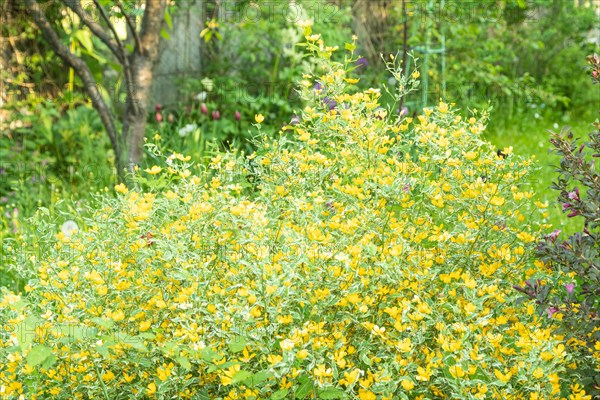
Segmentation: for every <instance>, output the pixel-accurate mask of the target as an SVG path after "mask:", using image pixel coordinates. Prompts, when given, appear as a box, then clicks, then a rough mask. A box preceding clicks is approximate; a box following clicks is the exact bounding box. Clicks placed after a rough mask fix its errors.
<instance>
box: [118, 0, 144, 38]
mask: <svg viewBox="0 0 600 400" xmlns="http://www.w3.org/2000/svg"><path fill="white" fill-rule="evenodd" d="M115 3H116V4H117V7H119V9H120V10H121V13H122V14H123V16H124V17H125V21H127V25H129V29H130V30H131V34H132V35H133V38H134V40H135V45H136V46H137V47H138V48H141V47H142V41H141V40H140V36H139V35H138V33H137V30H136V29H135V24H134V23H133V21H132V20H131V18H130V17H129V15H127V13H126V12H125V7H123V3H121V0H115Z"/></svg>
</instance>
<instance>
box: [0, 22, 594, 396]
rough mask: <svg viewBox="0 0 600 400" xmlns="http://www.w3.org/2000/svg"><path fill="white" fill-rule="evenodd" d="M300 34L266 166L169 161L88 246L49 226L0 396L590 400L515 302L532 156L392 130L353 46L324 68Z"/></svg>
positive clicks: (42, 224) (447, 134) (116, 206)
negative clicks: (301, 56)
mask: <svg viewBox="0 0 600 400" xmlns="http://www.w3.org/2000/svg"><path fill="white" fill-rule="evenodd" d="M304 33H305V35H307V43H306V47H307V50H308V51H309V53H310V54H313V55H318V56H319V57H320V58H321V59H322V65H321V66H319V68H317V69H316V70H315V71H314V72H313V73H311V74H310V75H307V76H305V77H304V80H303V82H302V85H303V88H304V89H303V97H304V98H305V99H306V100H307V101H308V104H309V105H308V106H307V107H306V108H305V109H304V111H303V113H302V118H301V121H300V122H299V123H298V124H297V125H295V126H288V127H286V128H285V129H283V130H282V131H281V132H280V134H279V135H276V137H275V139H272V138H270V137H269V135H267V134H266V133H264V132H263V131H262V129H261V125H260V123H261V122H263V117H262V115H257V116H256V118H255V119H256V122H257V125H256V127H257V129H258V132H259V135H258V138H257V140H258V142H257V143H256V146H257V148H258V150H257V151H256V152H255V153H252V154H250V155H246V154H244V153H241V152H235V151H233V152H227V153H218V154H215V155H214V157H213V158H212V160H211V163H210V166H209V167H208V168H207V169H206V171H205V172H204V173H202V174H199V175H197V176H196V175H192V174H191V172H190V169H189V168H190V166H189V163H188V160H189V159H188V158H186V157H184V156H183V155H181V154H171V155H170V156H168V157H167V160H166V165H167V167H165V168H161V167H158V166H155V167H152V168H147V169H145V170H144V171H140V177H139V178H138V182H139V183H138V185H139V184H143V185H144V186H145V187H147V189H146V190H144V191H142V190H141V189H140V187H139V186H132V187H130V188H127V187H125V185H119V186H117V187H116V190H117V191H118V192H119V193H120V195H119V196H118V197H117V198H112V197H107V196H103V197H99V198H98V204H97V209H96V211H95V213H94V215H93V216H92V217H90V218H80V220H78V225H79V227H80V229H79V230H76V229H74V228H75V226H74V225H73V224H72V223H70V224H67V225H63V227H62V228H61V230H60V231H59V228H58V225H57V223H60V222H62V221H59V220H57V219H56V218H55V219H52V218H48V217H44V216H43V210H42V211H40V214H39V215H38V218H37V219H36V221H32V222H36V223H37V224H36V226H37V232H38V238H39V239H38V240H39V241H40V250H39V252H38V254H36V256H35V257H23V258H22V259H23V260H25V261H26V262H25V263H24V264H25V265H24V266H23V268H24V269H25V270H26V271H30V272H31V273H32V276H31V279H30V280H29V283H28V286H27V287H26V293H25V294H23V295H22V296H18V295H15V294H11V293H5V294H4V298H3V300H2V302H0V312H1V315H2V318H3V321H5V323H4V328H5V329H4V331H3V333H2V336H1V337H0V356H1V357H0V360H2V361H0V390H2V393H3V394H5V395H6V396H8V397H9V398H10V397H17V396H19V395H20V394H22V395H23V396H24V397H26V398H31V399H35V398H48V397H50V396H52V398H57V399H60V398H69V399H72V398H90V397H91V398H105V399H113V398H146V397H148V398H174V397H177V398H196V399H197V398H200V399H203V398H206V399H209V398H211V399H240V398H247V399H259V398H260V399H264V398H270V399H282V398H298V399H301V398H318V399H335V398H348V399H350V398H352V399H356V398H358V399H397V398H403V399H413V398H422V399H424V398H444V397H445V398H466V399H473V398H476V399H483V398H496V399H506V398H565V397H566V396H568V395H569V393H573V396H583V395H584V393H583V392H582V391H581V390H580V388H579V386H576V385H573V386H570V383H571V382H569V381H567V380H565V379H564V378H562V377H561V376H562V373H563V371H565V370H566V366H567V364H569V363H570V362H571V356H570V354H569V353H567V352H566V351H565V346H564V345H563V344H562V343H561V338H560V337H556V336H553V335H552V332H551V330H550V329H549V328H548V327H546V326H545V325H544V323H545V319H544V318H541V317H540V316H538V315H537V314H536V313H535V307H534V304H533V302H528V303H523V304H520V303H517V302H516V301H515V300H516V299H517V297H518V296H516V294H517V293H516V292H515V291H514V290H513V289H512V288H511V282H516V281H521V280H524V279H528V278H530V277H532V276H534V275H535V274H538V273H539V272H540V264H539V263H533V260H532V251H533V245H534V243H535V241H536V240H537V238H538V237H539V232H540V230H541V229H543V228H544V227H543V226H539V225H538V224H537V223H535V222H533V221H534V219H533V218H532V214H533V213H534V212H535V211H534V210H533V207H532V206H533V205H532V204H530V203H531V202H530V201H528V199H529V198H530V197H531V196H532V193H531V191H530V190H529V188H528V184H527V176H528V170H529V167H530V161H528V160H522V159H519V158H518V157H516V156H514V155H512V154H510V149H504V151H503V155H504V156H502V157H501V156H499V155H498V154H497V152H496V150H495V149H494V148H492V147H490V146H489V145H488V144H487V143H486V142H484V141H482V140H481V139H480V134H481V132H482V131H483V130H484V128H485V115H481V116H472V117H470V118H462V117H461V116H460V115H457V114H456V113H455V111H454V110H453V109H452V107H451V106H450V105H448V104H446V103H444V102H440V103H439V105H438V106H437V107H436V108H435V109H428V110H426V111H425V114H424V115H422V116H420V117H419V118H418V120H412V119H402V120H398V119H397V117H396V116H395V115H396V114H395V113H391V112H389V111H387V110H385V109H383V108H381V107H380V106H379V103H378V101H379V98H380V95H381V93H380V91H379V90H378V89H369V90H366V91H361V92H352V91H350V90H349V85H352V84H353V83H354V82H355V78H354V77H353V76H352V75H351V74H350V73H349V72H348V69H349V67H350V66H352V65H353V63H354V62H355V59H354V58H353V52H352V50H353V48H354V44H353V43H349V44H347V45H346V48H347V49H348V50H349V54H345V56H344V62H332V61H330V60H329V58H330V57H331V55H332V53H334V52H335V51H336V49H335V48H331V47H327V46H326V45H325V44H324V43H323V42H322V41H321V40H320V39H319V36H318V35H311V33H312V32H310V28H309V27H307V28H306V30H305V32H304ZM388 66H389V68H390V70H391V71H392V73H393V74H394V76H395V77H396V78H397V79H398V81H399V86H400V87H402V88H414V87H415V85H416V84H415V82H414V80H413V79H412V78H410V79H409V80H408V81H407V80H406V79H405V78H403V77H402V76H401V71H399V70H398V67H397V64H396V62H395V60H392V61H390V62H389V64H388ZM413 76H415V75H413ZM315 83H318V84H319V85H318V86H317V87H319V88H320V89H318V90H317V89H315ZM405 90H406V89H399V91H398V93H395V95H396V96H400V95H402V94H404V91H405ZM325 97H327V100H325ZM332 100H333V102H335V104H334V103H333V102H332ZM149 149H150V150H151V151H152V152H153V153H154V154H160V151H161V150H160V149H158V148H157V147H155V146H153V145H149ZM69 225H70V226H69ZM578 398H581V397H578Z"/></svg>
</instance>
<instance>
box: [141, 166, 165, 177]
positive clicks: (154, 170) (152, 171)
mask: <svg viewBox="0 0 600 400" xmlns="http://www.w3.org/2000/svg"><path fill="white" fill-rule="evenodd" d="M144 171H146V172H147V173H149V174H150V175H156V174H159V173H160V171H162V168H161V167H159V166H158V165H155V166H153V167H152V168H146V169H145V170H144Z"/></svg>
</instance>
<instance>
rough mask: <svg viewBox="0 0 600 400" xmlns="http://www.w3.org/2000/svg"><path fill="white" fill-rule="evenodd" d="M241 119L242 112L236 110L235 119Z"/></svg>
mask: <svg viewBox="0 0 600 400" xmlns="http://www.w3.org/2000/svg"><path fill="white" fill-rule="evenodd" d="M240 119H242V114H240V112H239V111H237V110H236V112H235V120H236V121H239V120H240Z"/></svg>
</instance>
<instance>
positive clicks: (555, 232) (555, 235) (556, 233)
mask: <svg viewBox="0 0 600 400" xmlns="http://www.w3.org/2000/svg"><path fill="white" fill-rule="evenodd" d="M559 233H560V229H555V230H553V231H552V233H551V234H550V235H548V237H549V238H550V240H552V241H553V242H555V241H556V239H557V238H558V234H559Z"/></svg>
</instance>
